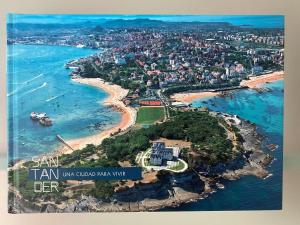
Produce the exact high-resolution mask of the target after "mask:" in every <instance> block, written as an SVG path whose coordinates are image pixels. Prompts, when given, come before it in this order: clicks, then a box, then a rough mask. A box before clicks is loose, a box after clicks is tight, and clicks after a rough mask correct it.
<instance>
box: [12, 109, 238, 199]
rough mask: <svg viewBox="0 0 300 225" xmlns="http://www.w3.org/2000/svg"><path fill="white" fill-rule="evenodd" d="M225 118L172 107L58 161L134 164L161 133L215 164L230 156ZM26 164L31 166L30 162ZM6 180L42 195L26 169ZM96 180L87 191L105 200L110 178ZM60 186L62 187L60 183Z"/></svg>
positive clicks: (30, 195) (63, 163)
mask: <svg viewBox="0 0 300 225" xmlns="http://www.w3.org/2000/svg"><path fill="white" fill-rule="evenodd" d="M224 122H225V121H224V120H223V119H222V118H220V117H213V116H211V115H210V114H209V113H208V112H199V111H195V112H194V111H189V112H179V111H171V119H170V120H168V121H166V122H164V123H161V124H155V125H152V126H150V127H149V128H141V129H138V130H132V131H130V132H128V133H126V134H123V135H117V136H114V137H110V138H107V139H105V140H104V141H103V142H102V144H101V145H100V146H94V145H87V146H86V147H85V148H83V149H81V150H78V151H74V152H73V153H72V154H68V155H63V156H61V157H60V163H61V166H64V167H81V166H82V167H102V166H103V167H116V166H120V165H119V164H118V162H120V161H124V160H128V161H130V162H131V163H132V164H135V157H136V155H137V153H138V152H140V151H145V150H146V149H148V148H150V147H151V143H150V140H156V139H158V138H160V137H164V138H168V139H178V140H186V141H190V142H192V149H191V150H192V151H195V152H198V153H200V154H199V155H201V156H202V157H200V159H197V160H198V163H201V164H205V165H212V166H214V165H216V164H218V163H220V162H226V161H227V160H230V159H231V158H232V157H233V151H232V148H233V145H232V143H231V141H230V140H228V139H227V135H226V131H225V129H224V128H223V127H222V126H220V123H222V124H223V123H224ZM237 132H238V131H237V130H236V133H237ZM186 150H187V149H186ZM191 150H187V151H191ZM95 155H96V156H98V158H97V159H94V158H91V159H87V158H88V157H90V156H95ZM25 165H26V166H27V167H31V166H32V162H28V163H26V164H25ZM9 181H10V183H13V184H15V186H16V187H17V188H18V190H19V191H20V192H21V194H22V195H23V196H24V197H25V198H26V199H32V200H33V199H35V198H41V196H42V195H43V194H42V193H33V191H32V188H33V182H32V181H30V180H28V173H27V170H26V169H20V170H16V171H10V173H9ZM95 184H96V185H95V188H92V189H91V190H90V191H89V192H88V193H89V194H91V195H93V196H95V197H98V198H101V199H104V200H105V199H107V200H108V199H109V197H110V196H112V194H113V190H114V182H113V181H96V183H95ZM60 188H62V184H61V185H60ZM62 194H63V189H61V191H60V192H59V193H52V194H51V195H49V194H47V196H48V197H47V198H51V199H52V200H55V201H57V202H59V201H61V200H63V199H65V198H66V197H65V196H63V195H62ZM77 194H79V193H77ZM44 197H45V196H44Z"/></svg>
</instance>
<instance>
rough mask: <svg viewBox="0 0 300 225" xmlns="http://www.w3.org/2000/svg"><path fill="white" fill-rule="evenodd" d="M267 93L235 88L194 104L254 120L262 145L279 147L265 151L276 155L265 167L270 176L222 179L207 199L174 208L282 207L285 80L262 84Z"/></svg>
mask: <svg viewBox="0 0 300 225" xmlns="http://www.w3.org/2000/svg"><path fill="white" fill-rule="evenodd" d="M264 87H266V88H269V89H270V90H271V91H270V92H265V93H258V92H257V91H255V90H250V89H249V90H239V91H235V92H234V93H233V95H232V96H228V97H225V98H224V97H209V98H205V99H201V100H195V101H194V102H193V106H195V107H201V106H205V107H208V108H209V109H211V110H214V111H220V112H226V113H230V114H236V115H238V116H239V117H241V118H243V119H246V120H250V121H251V122H254V123H255V124H256V125H257V127H258V132H260V133H261V134H262V135H263V136H264V137H265V140H264V145H268V144H276V145H278V146H279V147H278V148H277V149H276V150H275V151H270V150H268V149H267V148H266V147H264V151H265V152H266V153H268V154H271V155H272V156H274V157H275V160H274V161H273V162H272V164H271V165H270V166H269V167H268V168H267V169H268V170H269V171H270V172H271V173H272V176H271V177H269V178H267V179H265V180H263V179H259V178H256V177H253V176H246V177H243V178H241V179H240V180H236V181H225V183H224V184H225V189H224V190H217V192H215V193H214V194H212V195H210V196H209V197H208V198H207V199H204V200H200V201H197V202H193V203H188V204H185V205H183V206H181V207H180V208H177V209H175V210H180V211H181V210H188V211H189V210H191V211H198V210H260V209H261V210H276V209H281V207H282V161H283V159H282V158H283V99H284V96H283V94H284V81H277V82H274V83H269V84H265V85H264Z"/></svg>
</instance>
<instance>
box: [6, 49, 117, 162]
mask: <svg viewBox="0 0 300 225" xmlns="http://www.w3.org/2000/svg"><path fill="white" fill-rule="evenodd" d="M98 52H99V50H98V51H96V50H91V49H80V48H74V47H65V46H45V45H9V46H8V56H7V63H8V71H7V95H8V97H7V98H8V109H9V110H8V120H9V149H10V151H9V159H20V158H30V157H32V156H34V155H38V154H41V153H44V152H50V151H53V150H54V149H55V148H56V147H58V146H59V145H60V142H59V141H58V140H57V138H56V135H57V134H59V135H60V136H62V137H63V138H64V139H66V140H68V139H72V138H78V137H84V136H88V135H91V134H94V133H96V132H100V131H101V130H104V129H106V128H108V127H110V126H113V125H115V124H117V123H118V122H119V121H120V119H121V115H120V113H118V112H116V111H114V110H112V109H111V108H107V107H104V106H102V104H101V101H102V100H104V99H105V98H106V97H107V94H106V93H105V92H104V91H102V90H100V89H97V88H94V87H90V86H86V85H82V84H78V83H75V82H73V81H72V80H71V79H70V77H69V73H70V71H69V70H66V69H65V68H64V64H65V63H66V62H68V61H70V60H72V59H77V58H80V57H84V56H88V55H92V54H96V53H98ZM33 111H34V112H45V113H47V115H48V116H49V117H50V118H51V119H53V121H54V123H53V126H51V127H43V126H41V125H40V124H39V123H37V122H34V121H32V120H31V119H30V118H29V116H30V113H31V112H33ZM95 125H96V126H95Z"/></svg>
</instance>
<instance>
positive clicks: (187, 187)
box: [9, 113, 273, 213]
mask: <svg viewBox="0 0 300 225" xmlns="http://www.w3.org/2000/svg"><path fill="white" fill-rule="evenodd" d="M217 114H220V113H217ZM222 116H225V117H226V118H227V119H231V121H233V120H235V121H236V122H235V126H236V127H237V128H238V129H239V133H240V134H241V136H242V138H243V152H242V154H239V155H237V157H236V158H235V159H234V160H232V161H230V162H227V163H222V164H218V165H216V166H214V167H205V166H199V167H197V168H193V169H189V170H188V171H186V172H184V173H179V174H175V173H172V172H166V171H164V174H163V176H164V178H163V179H158V180H157V182H154V183H148V184H144V183H141V182H137V183H136V185H134V186H133V187H131V188H129V187H128V188H125V189H122V190H120V191H118V192H115V193H114V195H113V196H112V197H111V199H110V200H109V201H103V200H99V199H96V198H94V197H92V196H84V195H82V196H80V197H78V198H77V199H69V200H67V201H66V202H64V207H61V204H60V206H58V205H56V204H54V203H47V204H43V205H42V206H40V205H36V204H34V203H32V202H28V201H27V200H24V199H23V198H22V197H21V196H20V195H18V194H17V192H16V191H12V189H10V194H12V195H15V197H14V198H12V199H14V201H11V202H10V203H9V205H10V208H9V211H10V212H12V213H21V212H45V213H59V212H132V211H158V210H162V209H164V208H176V207H178V206H180V205H182V204H185V203H188V202H193V201H199V200H201V199H205V198H206V197H208V196H209V195H210V194H213V193H214V192H216V191H217V190H218V189H223V188H225V187H224V185H223V184H222V181H224V180H237V179H240V178H241V177H242V176H256V177H257V178H259V179H266V178H268V177H269V176H271V174H270V173H269V172H268V171H267V166H268V165H269V164H270V163H271V162H272V160H273V158H272V157H271V156H270V155H269V154H267V153H265V152H264V151H263V150H262V146H263V136H262V135H260V134H259V133H258V132H257V128H256V125H255V124H253V123H251V122H250V121H245V120H243V119H240V118H238V117H237V116H231V115H228V114H222Z"/></svg>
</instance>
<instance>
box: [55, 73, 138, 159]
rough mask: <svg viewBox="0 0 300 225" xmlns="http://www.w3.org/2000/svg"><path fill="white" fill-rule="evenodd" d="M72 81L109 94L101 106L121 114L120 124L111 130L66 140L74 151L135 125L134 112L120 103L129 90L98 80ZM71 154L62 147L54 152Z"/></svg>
mask: <svg viewBox="0 0 300 225" xmlns="http://www.w3.org/2000/svg"><path fill="white" fill-rule="evenodd" d="M72 80H73V81H75V82H78V83H80V84H85V85H89V86H93V87H97V88H99V89H101V90H104V91H105V92H106V93H108V94H109V96H108V97H107V98H106V99H105V100H104V101H103V105H106V106H111V107H114V108H116V109H117V110H118V111H119V112H121V114H122V118H121V121H120V123H118V124H117V125H116V126H114V127H112V128H109V129H107V130H104V131H101V132H100V133H97V134H94V135H91V136H87V137H81V138H76V139H71V140H67V141H66V142H67V143H68V145H70V146H71V147H72V148H73V149H74V150H78V149H81V148H84V147H85V146H86V145H87V144H94V145H99V144H101V143H102V141H103V140H104V139H105V138H108V137H110V136H111V134H113V133H117V132H120V131H125V130H127V129H128V128H130V127H131V126H133V125H134V124H135V120H136V110H135V109H133V108H132V107H128V106H125V104H124V103H123V102H122V99H123V98H124V97H126V95H127V94H128V91H129V90H126V89H123V88H122V87H120V86H118V85H115V84H108V83H106V82H105V81H103V80H102V79H99V78H76V79H72ZM72 152H73V151H72V150H71V149H70V148H67V147H63V148H62V149H59V150H58V151H56V153H58V154H59V155H61V154H70V153H72Z"/></svg>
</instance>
